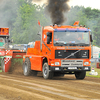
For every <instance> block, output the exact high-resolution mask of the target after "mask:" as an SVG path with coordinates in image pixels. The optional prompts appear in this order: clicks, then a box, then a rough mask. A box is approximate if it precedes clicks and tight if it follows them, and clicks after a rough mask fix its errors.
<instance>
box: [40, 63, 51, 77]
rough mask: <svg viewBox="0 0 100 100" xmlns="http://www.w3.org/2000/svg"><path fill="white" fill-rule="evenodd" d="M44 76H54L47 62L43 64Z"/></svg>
mask: <svg viewBox="0 0 100 100" xmlns="http://www.w3.org/2000/svg"><path fill="white" fill-rule="evenodd" d="M42 70H43V77H44V78H45V79H52V78H53V72H52V71H50V70H49V65H48V63H47V62H45V63H44V64H43V69H42Z"/></svg>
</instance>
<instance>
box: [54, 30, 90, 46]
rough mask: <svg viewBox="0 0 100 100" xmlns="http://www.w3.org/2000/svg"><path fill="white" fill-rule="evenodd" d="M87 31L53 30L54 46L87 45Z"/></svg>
mask: <svg viewBox="0 0 100 100" xmlns="http://www.w3.org/2000/svg"><path fill="white" fill-rule="evenodd" d="M89 43H90V38H89V32H54V45H55V46H62V45H68V46H88V45H89Z"/></svg>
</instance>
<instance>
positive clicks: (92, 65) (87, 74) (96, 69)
mask: <svg viewBox="0 0 100 100" xmlns="http://www.w3.org/2000/svg"><path fill="white" fill-rule="evenodd" d="M92 67H94V70H95V72H98V75H97V76H95V75H89V73H90V72H91V71H89V72H87V73H86V76H89V77H96V78H100V69H98V68H96V65H95V63H91V69H92Z"/></svg>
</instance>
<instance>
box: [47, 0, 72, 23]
mask: <svg viewBox="0 0 100 100" xmlns="http://www.w3.org/2000/svg"><path fill="white" fill-rule="evenodd" d="M68 2H69V0H48V5H47V6H46V12H48V13H49V14H50V17H51V19H52V23H53V24H58V25H60V24H63V22H64V21H65V20H66V19H67V18H66V17H64V13H65V12H68V11H69V10H70V6H69V5H68Z"/></svg>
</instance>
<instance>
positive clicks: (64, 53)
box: [23, 25, 92, 79]
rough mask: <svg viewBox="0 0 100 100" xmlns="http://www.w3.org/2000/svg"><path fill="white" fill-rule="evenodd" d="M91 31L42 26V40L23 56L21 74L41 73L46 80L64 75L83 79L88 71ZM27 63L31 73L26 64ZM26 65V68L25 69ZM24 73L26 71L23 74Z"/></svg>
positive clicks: (71, 27)
mask: <svg viewBox="0 0 100 100" xmlns="http://www.w3.org/2000/svg"><path fill="white" fill-rule="evenodd" d="M91 42H92V36H91V30H90V29H88V28H85V27H82V26H57V25H54V26H45V27H43V28H42V31H41V40H40V41H36V42H35V46H34V48H31V49H30V48H29V49H28V51H27V55H26V56H24V58H23V62H24V67H23V70H24V75H29V73H28V72H30V71H32V70H34V72H37V71H42V72H43V77H44V78H45V79H48V78H52V77H53V76H64V74H75V77H76V79H84V78H85V76H86V71H90V70H91V67H90V63H91V62H90V59H91ZM28 61H29V65H30V70H28V66H29V65H27V64H26V63H27V62H28ZM25 66H26V67H25ZM25 71H26V72H25Z"/></svg>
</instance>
